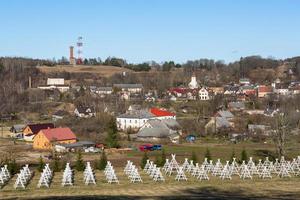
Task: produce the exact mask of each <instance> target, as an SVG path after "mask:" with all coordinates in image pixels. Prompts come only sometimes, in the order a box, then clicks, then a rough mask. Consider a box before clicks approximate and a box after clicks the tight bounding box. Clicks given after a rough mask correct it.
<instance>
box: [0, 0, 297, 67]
mask: <svg viewBox="0 0 300 200" xmlns="http://www.w3.org/2000/svg"><path fill="white" fill-rule="evenodd" d="M0 27H1V28H0V56H26V57H34V58H50V59H51V58H54V57H55V58H61V56H66V57H68V47H69V46H70V45H74V44H75V43H76V40H77V37H78V36H82V37H83V40H84V48H83V51H84V56H85V57H101V58H102V59H104V58H106V57H108V56H116V57H122V58H125V59H126V60H127V61H129V62H142V61H150V60H155V61H158V62H161V61H165V60H175V61H176V62H184V61H186V60H189V59H199V58H213V59H219V60H224V61H226V62H230V61H233V60H236V59H239V58H240V57H241V56H248V55H261V56H264V57H269V56H273V57H275V58H285V57H292V56H299V55H300V1H298V0H6V1H1V2H0Z"/></svg>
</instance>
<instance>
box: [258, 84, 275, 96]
mask: <svg viewBox="0 0 300 200" xmlns="http://www.w3.org/2000/svg"><path fill="white" fill-rule="evenodd" d="M257 93H258V97H259V98H264V97H266V96H267V95H270V94H272V93H273V88H272V86H266V85H260V86H258V90H257Z"/></svg>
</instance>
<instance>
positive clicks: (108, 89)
mask: <svg viewBox="0 0 300 200" xmlns="http://www.w3.org/2000/svg"><path fill="white" fill-rule="evenodd" d="M112 89H113V88H112V87H97V88H95V90H96V91H112Z"/></svg>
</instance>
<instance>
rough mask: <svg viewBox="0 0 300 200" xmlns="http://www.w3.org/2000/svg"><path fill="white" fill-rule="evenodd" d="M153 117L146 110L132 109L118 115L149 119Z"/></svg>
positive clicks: (120, 116)
mask: <svg viewBox="0 0 300 200" xmlns="http://www.w3.org/2000/svg"><path fill="white" fill-rule="evenodd" d="M153 117H155V116H154V115H153V114H152V113H150V112H149V111H147V110H132V111H128V112H126V113H124V114H121V115H119V116H118V118H133V119H150V118H153Z"/></svg>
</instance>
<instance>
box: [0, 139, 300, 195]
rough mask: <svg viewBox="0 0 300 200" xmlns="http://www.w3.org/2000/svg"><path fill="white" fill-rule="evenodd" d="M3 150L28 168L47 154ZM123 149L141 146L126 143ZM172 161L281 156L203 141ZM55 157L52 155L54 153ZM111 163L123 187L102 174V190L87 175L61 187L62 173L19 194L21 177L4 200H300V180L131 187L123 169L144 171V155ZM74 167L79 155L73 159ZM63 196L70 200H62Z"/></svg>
mask: <svg viewBox="0 0 300 200" xmlns="http://www.w3.org/2000/svg"><path fill="white" fill-rule="evenodd" d="M0 145H1V146H0V150H3V151H5V149H6V150H7V149H8V148H13V149H15V152H16V156H17V160H19V161H23V163H24V162H25V161H26V162H28V163H36V162H37V161H38V158H39V155H41V154H45V153H46V152H39V151H34V150H30V151H29V150H28V148H29V146H28V144H26V143H21V142H17V144H15V145H13V143H12V142H11V141H8V140H0ZM122 145H123V146H126V145H128V146H129V145H134V146H136V147H137V146H138V145H139V143H133V142H124V144H122ZM163 146H164V149H165V151H166V153H167V156H168V157H170V154H171V153H175V154H176V159H177V160H178V161H179V162H181V163H182V162H183V160H184V158H185V157H186V158H190V157H191V153H192V152H195V153H196V154H197V157H198V161H199V163H201V162H202V160H203V158H204V154H205V151H206V149H207V148H209V149H210V152H211V155H212V158H213V160H216V159H218V158H220V159H221V160H222V162H223V163H224V162H225V161H226V160H229V159H230V157H231V154H232V150H233V149H234V151H235V153H236V157H237V158H240V153H241V151H242V150H243V149H246V150H247V153H248V156H252V157H254V159H255V160H256V161H257V160H258V159H259V158H264V157H265V156H270V157H271V156H272V155H274V152H275V147H274V144H272V143H271V141H268V142H266V143H252V142H240V143H237V144H233V143H230V142H228V141H225V140H224V141H222V140H220V139H219V140H216V139H214V138H202V139H200V140H199V141H197V142H196V143H195V144H187V143H185V144H181V145H163ZM299 152H300V146H299V141H298V140H297V139H296V138H293V139H291V140H290V141H289V142H288V144H287V158H288V159H291V158H293V157H296V156H297V155H299ZM48 154H49V153H48ZM148 155H149V157H150V158H151V160H155V159H156V157H157V156H159V155H160V151H156V152H149V154H148ZM107 156H108V159H109V160H111V162H112V164H113V166H114V167H116V171H117V176H118V178H119V180H120V185H110V184H108V183H106V181H105V178H104V174H103V172H100V171H96V178H97V185H96V186H85V185H84V183H83V181H82V179H83V178H82V172H76V173H75V185H74V186H72V187H67V188H63V187H61V185H60V184H61V179H62V173H61V172H60V173H56V174H55V176H54V179H53V182H52V184H51V187H50V189H38V188H37V182H38V179H39V177H40V173H38V172H36V174H35V176H34V177H33V179H32V180H31V181H30V183H29V185H28V187H27V188H26V189H25V190H15V189H14V188H13V184H14V182H15V179H16V177H13V178H12V179H11V180H10V181H9V182H8V184H7V185H6V186H5V187H3V188H2V189H0V199H42V198H44V199H90V198H94V199H166V198H168V199H177V198H178V197H179V196H180V197H182V198H183V199H188V198H192V199H199V198H201V199H262V198H264V199H300V189H299V188H300V177H292V178H290V179H280V178H277V177H276V176H275V175H274V176H273V179H272V180H262V179H259V178H257V177H255V178H254V180H241V179H239V178H238V177H234V178H233V180H231V181H221V180H220V179H219V178H216V177H212V176H210V178H211V180H209V181H202V182H200V181H198V180H196V179H195V178H193V177H189V180H188V181H187V182H176V181H175V180H174V178H175V177H174V176H171V177H166V182H165V183H154V182H153V181H152V180H151V179H150V178H149V177H148V175H146V174H145V173H144V172H142V173H141V175H142V179H143V183H140V184H131V183H129V180H128V179H127V177H126V176H125V174H124V173H123V167H124V166H125V164H126V161H127V160H132V161H133V162H134V164H135V165H136V166H139V164H140V161H141V157H142V156H143V153H142V152H139V151H137V150H133V151H130V152H125V153H107ZM71 157H72V159H71V160H72V163H73V164H74V161H75V159H76V154H71ZM99 157H100V155H99V154H85V153H84V154H83V159H84V160H85V161H87V160H89V161H94V160H95V159H99ZM46 162H47V161H46ZM60 196H64V197H63V198H60ZM65 196H67V197H68V198H66V197H65Z"/></svg>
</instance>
